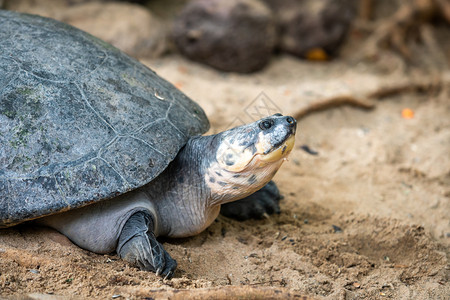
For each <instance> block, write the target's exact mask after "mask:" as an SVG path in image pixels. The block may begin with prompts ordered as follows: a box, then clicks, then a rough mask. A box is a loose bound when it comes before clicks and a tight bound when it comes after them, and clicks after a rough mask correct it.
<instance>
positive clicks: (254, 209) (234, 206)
mask: <svg viewBox="0 0 450 300" xmlns="http://www.w3.org/2000/svg"><path fill="white" fill-rule="evenodd" d="M280 199H282V196H281V195H280V191H279V190H278V188H277V186H276V184H275V182H273V181H270V182H269V183H268V184H266V185H265V186H264V187H263V188H262V189H260V190H259V191H257V192H255V193H253V194H251V195H250V196H248V197H246V198H244V199H241V200H237V201H234V202H230V203H226V204H223V205H222V207H221V209H220V213H221V214H222V215H224V216H225V217H228V218H232V219H236V220H239V221H243V220H248V219H262V218H264V217H267V215H271V214H273V213H277V214H279V213H280V205H279V202H280Z"/></svg>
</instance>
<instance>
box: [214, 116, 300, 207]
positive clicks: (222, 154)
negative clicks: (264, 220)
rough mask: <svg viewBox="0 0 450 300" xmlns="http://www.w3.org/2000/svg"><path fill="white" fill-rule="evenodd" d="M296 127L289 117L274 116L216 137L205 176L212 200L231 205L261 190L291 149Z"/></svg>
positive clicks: (293, 120)
mask: <svg viewBox="0 0 450 300" xmlns="http://www.w3.org/2000/svg"><path fill="white" fill-rule="evenodd" d="M296 127H297V122H296V121H295V119H294V118H293V117H290V116H283V115H281V114H275V115H272V116H270V117H266V118H263V119H261V120H259V121H257V122H254V123H251V124H247V125H243V126H239V127H236V128H233V129H230V130H227V131H225V132H222V133H219V134H217V136H216V137H215V139H214V140H215V143H216V149H217V151H216V154H215V159H214V160H213V162H212V163H211V164H210V165H209V167H208V168H207V172H206V182H207V185H208V187H209V188H210V189H211V191H212V194H213V198H217V199H218V200H220V202H222V203H223V202H228V201H234V200H237V199H240V198H243V197H246V196H247V195H250V194H252V193H254V192H256V191H257V190H259V189H260V188H262V187H263V186H264V185H265V184H266V183H267V182H269V181H270V180H271V179H272V177H273V176H274V175H275V173H276V172H277V170H278V168H279V167H280V166H281V164H282V163H283V161H284V160H285V159H286V157H287V156H288V154H289V153H290V152H291V150H292V148H293V147H294V141H295V131H296Z"/></svg>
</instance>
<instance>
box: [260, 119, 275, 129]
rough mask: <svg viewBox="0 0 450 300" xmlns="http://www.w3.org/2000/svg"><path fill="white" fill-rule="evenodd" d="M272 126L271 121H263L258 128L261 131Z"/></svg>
mask: <svg viewBox="0 0 450 300" xmlns="http://www.w3.org/2000/svg"><path fill="white" fill-rule="evenodd" d="M272 125H273V120H264V121H262V122H261V123H259V128H261V129H262V130H267V129H269V128H270V127H272Z"/></svg>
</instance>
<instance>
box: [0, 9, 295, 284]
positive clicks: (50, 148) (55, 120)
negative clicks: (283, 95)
mask: <svg viewBox="0 0 450 300" xmlns="http://www.w3.org/2000/svg"><path fill="white" fill-rule="evenodd" d="M0 24H1V26H0V124H1V126H0V199H1V201H0V227H7V226H12V225H15V224H18V223H20V222H23V221H27V220H32V219H38V222H40V223H41V224H45V225H48V226H51V227H53V228H55V229H57V230H59V231H60V232H61V233H63V234H65V235H66V236H67V237H69V238H70V239H71V240H72V241H73V242H74V243H76V244H77V245H79V246H80V247H82V248H85V249H88V250H90V251H93V252H97V253H109V252H112V251H117V253H118V254H119V255H120V256H121V257H122V258H124V259H126V260H128V261H130V262H132V263H134V264H137V265H138V266H140V267H141V268H142V269H145V270H149V271H155V272H157V273H159V274H161V275H163V276H166V277H171V276H172V275H173V272H174V270H175V268H176V261H175V260H173V259H172V258H171V257H170V255H169V254H168V253H167V252H166V251H165V250H164V248H163V247H162V245H161V244H160V243H159V242H158V241H157V240H156V237H157V236H163V235H164V236H173V237H182V236H189V235H193V234H196V233H198V232H200V231H202V230H203V229H205V228H206V227H207V226H208V225H209V224H210V223H211V222H212V221H213V220H214V219H215V218H216V216H217V214H218V213H219V211H220V207H221V205H222V204H224V203H227V202H230V201H234V200H237V199H241V198H243V197H246V196H248V195H250V194H252V193H254V192H256V191H258V190H260V189H261V188H263V186H264V185H265V184H266V183H267V182H268V181H269V180H270V179H271V178H272V177H273V175H274V174H275V172H276V170H277V169H278V168H279V166H280V165H281V163H282V160H279V161H278V160H277V161H275V162H271V163H270V164H266V165H264V167H259V164H255V165H250V167H248V168H246V169H243V170H241V171H237V172H236V171H230V170H229V168H233V167H235V166H237V165H239V164H240V163H241V164H242V163H243V162H248V155H249V153H250V154H252V153H253V155H256V154H257V153H259V152H261V151H262V152H264V153H263V154H264V155H265V154H269V153H271V151H279V152H280V151H284V150H285V149H286V147H284V148H283V149H280V147H282V146H283V143H284V142H285V141H286V139H288V138H289V137H291V136H293V135H294V134H295V126H296V124H295V120H294V119H292V118H291V117H283V116H281V115H274V116H272V117H269V118H267V119H264V120H262V121H258V122H255V123H252V124H249V125H245V126H243V127H239V128H235V129H232V130H230V131H227V132H223V133H220V134H217V135H213V136H205V137H199V136H197V135H199V134H201V133H203V132H205V131H206V130H207V129H208V127H209V123H208V120H207V118H206V116H205V114H204V112H203V110H202V109H201V108H200V107H199V106H198V105H197V104H196V103H195V102H193V101H192V100H190V99H189V98H188V97H186V96H185V95H184V94H182V93H181V92H180V91H178V90H177V89H176V88H175V87H173V86H172V85H171V84H170V83H168V82H166V81H165V80H163V79H161V78H160V77H159V76H157V75H156V74H155V73H154V72H153V71H151V70H149V69H148V68H146V67H145V66H143V65H141V64H140V63H138V62H137V61H135V60H134V59H132V58H130V57H128V56H126V55H124V54H123V53H121V52H120V51H118V50H117V49H115V48H113V47H112V46H110V45H108V44H106V43H104V42H102V41H100V40H98V39H96V38H94V37H92V36H90V35H88V34H86V33H84V32H82V31H79V30H76V29H74V28H73V27H70V26H68V25H64V24H62V23H59V22H56V21H53V20H50V19H46V18H41V17H37V16H30V15H24V14H18V13H14V12H7V11H1V10H0ZM269 121H270V122H269ZM263 122H266V123H264V124H266V125H267V122H269V123H270V126H269V127H270V128H266V127H267V126H266V127H264V126H263V127H261V124H262V123H263ZM231 148H232V149H231ZM230 149H231V150H232V151H231V152H230V151H229V150H230ZM249 149H250V150H249ZM227 151H228V152H227ZM258 151H259V152H258ZM262 152H261V153H262ZM287 152H289V151H287ZM224 153H225V154H227V156H226V157H225V158H224ZM244 154H245V155H244ZM283 155H287V153H286V154H283ZM258 157H259V156H258ZM268 186H269V185H268ZM265 189H266V188H263V189H262V192H261V191H259V192H258V193H261V199H262V198H268V199H269V201H268V202H269V203H272V204H271V205H269V206H272V208H271V209H272V210H276V208H277V203H276V201H277V200H278V198H279V195H275V194H276V193H275V194H273V193H264V190H265ZM275 189H276V188H275ZM270 190H271V191H272V190H273V185H271V186H270ZM269 194H270V196H269V197H267V195H269ZM277 197H278V198H277ZM257 200H258V199H257ZM253 203H255V200H254V199H253V198H252V199H250V200H243V202H241V204H239V205H237V206H235V210H236V208H238V209H239V208H240V207H244V206H245V207H252V205H253ZM242 205H244V206H242ZM274 207H275V209H274ZM231 215H233V214H231Z"/></svg>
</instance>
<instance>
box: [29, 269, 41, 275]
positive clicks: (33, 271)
mask: <svg viewBox="0 0 450 300" xmlns="http://www.w3.org/2000/svg"><path fill="white" fill-rule="evenodd" d="M30 272H31V273H33V274H39V273H40V272H39V270H35V269H31V270H30Z"/></svg>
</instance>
